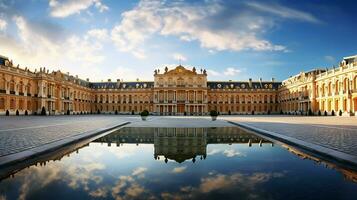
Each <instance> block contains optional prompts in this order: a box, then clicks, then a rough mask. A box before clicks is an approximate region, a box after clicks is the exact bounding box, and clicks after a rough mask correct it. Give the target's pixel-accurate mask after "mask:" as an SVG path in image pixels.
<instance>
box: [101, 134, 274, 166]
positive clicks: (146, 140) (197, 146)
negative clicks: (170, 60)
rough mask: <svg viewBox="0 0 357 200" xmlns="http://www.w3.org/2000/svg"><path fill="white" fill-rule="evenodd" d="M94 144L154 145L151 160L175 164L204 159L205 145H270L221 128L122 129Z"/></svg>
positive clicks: (260, 139) (253, 136)
mask: <svg viewBox="0 0 357 200" xmlns="http://www.w3.org/2000/svg"><path fill="white" fill-rule="evenodd" d="M94 142H101V143H108V146H110V145H111V143H116V145H117V146H119V145H120V143H132V144H142V143H143V144H154V158H155V159H160V157H161V156H162V157H164V159H165V162H167V161H168V160H169V159H170V160H175V161H176V162H179V163H181V162H183V161H185V160H191V159H192V161H193V162H195V161H196V157H199V159H205V158H206V156H207V154H206V148H207V144H220V143H221V144H233V143H240V144H244V143H245V144H247V145H248V146H252V144H259V146H262V145H263V143H269V144H272V142H270V141H268V140H265V139H263V138H260V137H258V136H256V135H253V134H250V133H247V132H245V131H243V130H242V129H239V128H236V127H220V128H123V129H120V130H118V131H116V132H114V133H112V134H109V135H107V136H104V137H102V138H100V139H97V140H96V141H94Z"/></svg>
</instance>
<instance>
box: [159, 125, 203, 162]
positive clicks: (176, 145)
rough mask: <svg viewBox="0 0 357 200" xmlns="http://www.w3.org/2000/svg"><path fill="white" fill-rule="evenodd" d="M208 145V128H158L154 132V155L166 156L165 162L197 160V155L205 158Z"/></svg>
mask: <svg viewBox="0 0 357 200" xmlns="http://www.w3.org/2000/svg"><path fill="white" fill-rule="evenodd" d="M206 146H207V129H206V128H156V129H155V132H154V149H155V153H154V157H155V159H158V156H164V158H165V162H167V161H168V159H170V160H175V161H176V162H178V163H181V162H183V161H185V160H190V159H192V162H195V161H196V156H199V157H200V159H201V160H202V158H204V159H205V158H206Z"/></svg>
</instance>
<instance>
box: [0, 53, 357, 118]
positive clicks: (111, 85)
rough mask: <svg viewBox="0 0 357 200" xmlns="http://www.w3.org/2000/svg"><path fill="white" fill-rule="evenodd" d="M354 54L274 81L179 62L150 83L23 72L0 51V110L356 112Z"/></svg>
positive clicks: (42, 71) (7, 112) (16, 112)
mask: <svg viewBox="0 0 357 200" xmlns="http://www.w3.org/2000/svg"><path fill="white" fill-rule="evenodd" d="M356 58H357V56H351V57H345V58H344V59H343V61H342V62H341V64H340V66H339V67H338V68H334V69H331V70H325V69H324V70H312V71H310V72H306V73H303V72H302V73H300V74H298V75H296V76H293V77H290V78H289V79H287V80H285V81H283V82H282V83H281V82H276V81H275V80H274V79H272V80H271V81H263V80H262V79H260V80H258V81H253V80H251V79H249V80H248V81H208V80H207V72H206V70H203V69H200V70H196V68H193V69H187V68H185V67H183V66H181V65H179V66H177V67H176V68H174V69H172V70H169V69H168V68H165V69H164V71H163V72H160V70H155V71H154V81H133V82H123V81H120V80H119V79H118V80H116V81H112V80H110V79H109V80H108V81H106V82H90V81H89V80H88V79H87V80H83V79H80V78H78V77H77V76H72V75H69V74H65V73H62V72H60V71H52V72H49V70H46V69H45V68H41V69H40V70H39V71H36V70H35V71H30V70H29V69H27V68H25V69H22V68H20V67H19V66H14V65H13V64H12V62H11V61H10V60H9V59H8V58H6V57H0V114H2V115H25V114H47V115H48V114H50V115H54V114H88V113H107V114H109V113H110V114H138V113H139V112H141V111H143V110H148V111H149V112H150V113H152V114H156V115H206V114H207V113H208V112H209V111H210V110H217V111H218V112H220V114H273V113H289V114H308V113H309V111H311V113H315V114H317V113H318V112H319V111H320V113H321V112H322V114H325V111H326V114H328V115H331V114H335V115H337V114H339V113H340V111H341V112H342V114H343V115H354V113H355V112H356V110H357V89H356V85H357V78H356V77H357V59H356Z"/></svg>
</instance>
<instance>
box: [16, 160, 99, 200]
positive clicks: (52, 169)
mask: <svg viewBox="0 0 357 200" xmlns="http://www.w3.org/2000/svg"><path fill="white" fill-rule="evenodd" d="M103 169H105V166H104V165H103V164H100V163H96V162H94V160H92V159H86V160H85V162H83V160H77V159H75V157H70V158H65V159H63V160H62V161H61V162H56V161H50V162H48V163H47V164H46V167H41V166H31V167H29V168H28V169H27V170H23V171H20V172H19V173H17V174H16V178H17V179H19V180H21V181H20V182H21V186H20V189H19V197H18V199H20V200H21V199H26V197H27V195H28V193H29V192H34V191H36V190H39V189H42V188H44V187H45V186H47V185H48V184H50V183H52V182H55V181H62V182H64V183H65V184H67V185H68V187H70V188H72V189H77V188H81V187H83V189H84V190H86V191H88V190H89V187H88V184H89V182H92V181H93V182H95V183H96V184H99V183H100V182H101V181H102V179H103V178H102V177H100V176H96V175H95V173H94V172H95V171H96V170H103Z"/></svg>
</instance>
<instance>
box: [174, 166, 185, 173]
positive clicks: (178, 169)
mask: <svg viewBox="0 0 357 200" xmlns="http://www.w3.org/2000/svg"><path fill="white" fill-rule="evenodd" d="M186 168H187V167H186V166H182V167H175V168H173V169H172V173H176V174H178V173H182V172H184V171H185V170H186Z"/></svg>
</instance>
